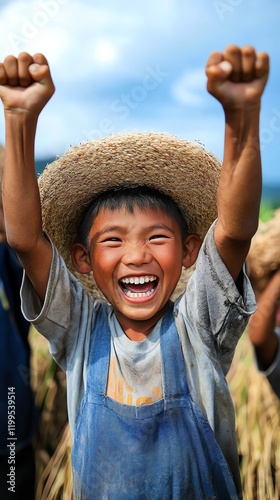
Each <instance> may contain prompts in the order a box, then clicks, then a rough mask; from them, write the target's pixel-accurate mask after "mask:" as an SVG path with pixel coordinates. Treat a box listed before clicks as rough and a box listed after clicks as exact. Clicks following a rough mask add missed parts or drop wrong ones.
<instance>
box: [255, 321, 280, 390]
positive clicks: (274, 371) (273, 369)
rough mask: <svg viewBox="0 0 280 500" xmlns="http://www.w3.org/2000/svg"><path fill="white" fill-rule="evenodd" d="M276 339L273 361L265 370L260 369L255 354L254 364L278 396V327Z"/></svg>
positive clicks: (279, 362) (279, 353)
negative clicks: (276, 345) (276, 346)
mask: <svg viewBox="0 0 280 500" xmlns="http://www.w3.org/2000/svg"><path fill="white" fill-rule="evenodd" d="M275 333H276V335H277V339H278V349H277V353H276V356H275V359H274V361H273V363H272V364H271V365H270V367H269V368H268V369H267V370H262V369H261V367H260V365H259V363H258V358H257V356H256V354H255V359H256V364H257V367H258V369H259V371H260V372H261V373H262V374H263V375H264V376H265V377H266V378H267V380H268V382H269V383H270V385H271V387H272V389H273V390H274V392H275V394H276V395H277V396H278V398H280V328H276V329H275Z"/></svg>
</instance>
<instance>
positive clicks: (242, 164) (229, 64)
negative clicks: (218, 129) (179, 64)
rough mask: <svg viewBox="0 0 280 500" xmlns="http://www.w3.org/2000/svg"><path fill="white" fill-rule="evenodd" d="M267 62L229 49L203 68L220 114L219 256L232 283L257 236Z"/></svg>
mask: <svg viewBox="0 0 280 500" xmlns="http://www.w3.org/2000/svg"><path fill="white" fill-rule="evenodd" d="M268 72H269V58H268V55H267V54H266V53H264V52H260V53H256V52H255V50H254V49H253V48H252V47H250V46H245V47H243V48H239V47H237V46H236V45H229V46H228V47H227V48H226V50H225V52H224V53H220V52H213V53H212V54H211V56H210V57H209V59H208V62H207V65H206V74H207V77H208V82H207V89H208V91H209V93H210V94H212V95H213V96H214V97H215V98H216V99H217V100H218V101H219V102H220V103H221V104H222V106H223V110H224V114H225V143H224V158H223V165H222V171H221V177H220V183H219V188H218V197H217V206H218V221H217V224H216V227H215V241H216V244H217V248H218V251H219V253H220V255H221V258H222V259H223V261H224V263H225V265H226V266H227V268H228V270H229V272H230V273H231V275H232V277H233V279H234V280H235V281H236V280H237V278H238V276H239V274H240V271H241V269H242V265H243V263H244V261H245V258H246V256H247V253H248V250H249V248H250V242H251V238H252V236H253V235H254V233H255V232H256V230H257V227H258V220H259V208H260V201H261V190H262V172H261V156H260V142H259V116H260V104H261V96H262V93H263V90H264V88H265V85H266V81H267V78H268Z"/></svg>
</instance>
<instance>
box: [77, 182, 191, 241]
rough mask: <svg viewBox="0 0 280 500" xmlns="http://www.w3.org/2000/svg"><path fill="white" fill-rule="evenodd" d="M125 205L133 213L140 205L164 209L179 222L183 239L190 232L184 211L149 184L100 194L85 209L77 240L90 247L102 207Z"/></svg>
mask: <svg viewBox="0 0 280 500" xmlns="http://www.w3.org/2000/svg"><path fill="white" fill-rule="evenodd" d="M122 207H125V208H126V210H127V211H128V212H129V213H133V211H134V208H135V207H138V208H140V209H141V210H143V211H145V210H147V209H152V210H158V209H159V210H162V211H163V212H164V213H166V214H167V215H169V216H170V217H171V218H172V219H173V220H175V222H176V223H177V224H178V226H179V228H180V231H181V236H182V241H184V240H185V238H186V236H187V234H188V225H187V222H186V220H185V218H184V217H183V214H182V212H181V211H180V209H179V208H178V207H177V205H176V204H175V202H174V201H173V200H172V198H170V197H169V196H167V195H165V194H163V193H161V192H159V191H157V190H156V189H152V188H149V187H147V186H138V187H125V188H116V189H112V190H108V191H105V192H103V193H101V194H100V195H98V196H97V197H96V198H95V199H94V200H93V201H92V203H90V205H88V207H86V209H85V210H84V212H83V214H82V217H81V220H80V224H79V226H78V229H77V241H78V242H79V243H82V244H83V245H85V246H86V247H88V235H89V232H90V229H91V227H92V224H93V221H94V219H95V217H96V216H97V215H98V213H99V212H100V210H101V209H106V210H112V211H114V210H118V209H120V208H122Z"/></svg>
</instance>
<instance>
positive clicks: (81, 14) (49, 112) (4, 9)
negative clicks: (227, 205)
mask: <svg viewBox="0 0 280 500" xmlns="http://www.w3.org/2000/svg"><path fill="white" fill-rule="evenodd" d="M279 22H280V2H279V0H224V1H222V0H221V1H220V0H196V1H188V0H141V1H133V2H132V1H131V0H130V1H129V0H106V2H101V1H99V2H98V1H96V0H91V1H89V0H88V1H85V0H37V1H27V0H7V1H5V0H2V2H1V6H0V33H1V39H0V58H1V60H3V58H4V57H5V56H6V55H8V54H14V55H18V53H19V52H21V51H27V52H30V53H31V54H33V53H35V52H43V53H44V54H45V55H46V57H47V59H48V61H49V64H50V67H51V72H52V76H53V79H54V82H55V86H56V92H55V95H54V96H53V98H52V99H51V101H50V102H49V103H48V105H47V106H46V108H45V109H44V110H43V112H42V114H41V116H40V120H39V125H38V133H37V145H36V157H37V158H38V159H39V158H42V157H46V156H50V157H54V156H56V155H60V154H63V153H64V152H65V151H66V150H67V149H68V148H69V147H70V146H71V145H74V144H77V143H80V142H83V141H85V140H88V139H94V138H96V137H102V136H104V135H108V134H110V133H115V132H119V131H128V130H145V131H146V130H148V131H151V130H152V131H163V132H169V133H172V134H176V135H178V136H179V137H185V138H187V139H190V140H198V141H200V142H201V143H203V144H204V145H205V147H206V149H209V150H211V151H213V152H214V153H215V154H216V155H217V156H218V157H219V158H222V155H223V134H224V119H223V112H222V108H221V106H220V104H219V103H218V102H216V101H215V99H213V97H211V96H210V95H209V94H208V93H207V91H206V88H205V84H206V77H205V74H204V66H205V63H206V60H207V58H208V56H209V54H210V53H211V52H212V51H213V50H221V51H222V50H223V49H224V48H225V47H226V45H228V44H229V43H236V44H238V45H244V44H251V45H253V46H254V47H255V48H256V49H257V50H265V51H267V52H268V53H269V55H270V59H271V73H270V78H269V81H268V84H267V87H266V90H265V94H264V96H263V101H262V111H261V126H260V133H261V145H262V156H263V178H264V183H266V184H274V185H275V184H279V185H280V165H279V160H278V157H279V151H280V91H279V80H280V50H279V45H280V44H279V42H280V35H279ZM0 142H2V143H4V121H3V113H2V114H1V113H0Z"/></svg>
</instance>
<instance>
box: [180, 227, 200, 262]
mask: <svg viewBox="0 0 280 500" xmlns="http://www.w3.org/2000/svg"><path fill="white" fill-rule="evenodd" d="M201 243H202V241H201V238H200V236H198V234H190V235H189V236H187V237H186V239H185V242H184V245H183V248H184V255H183V266H184V267H186V268H189V267H191V266H192V265H193V264H194V263H195V261H196V259H197V256H198V252H199V249H200V247H201Z"/></svg>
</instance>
